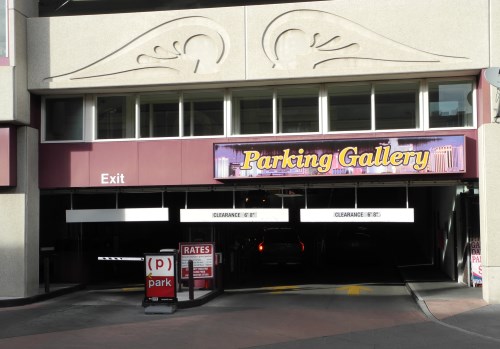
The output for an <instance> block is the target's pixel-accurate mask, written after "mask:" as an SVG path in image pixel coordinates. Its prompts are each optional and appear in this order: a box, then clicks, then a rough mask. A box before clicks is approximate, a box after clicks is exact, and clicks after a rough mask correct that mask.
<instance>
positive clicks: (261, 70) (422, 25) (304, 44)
mask: <svg viewBox="0 0 500 349" xmlns="http://www.w3.org/2000/svg"><path fill="white" fill-rule="evenodd" d="M458 1H459V2H464V3H465V2H467V1H461V0H458ZM400 3H404V5H405V6H406V8H405V7H400V8H398V9H396V8H391V6H394V4H395V3H394V2H393V1H376V2H371V3H369V2H366V1H356V0H354V1H342V0H339V1H325V2H313V3H299V4H287V5H276V6H274V7H272V8H269V7H267V6H256V7H249V8H247V13H246V14H247V27H248V31H247V35H248V37H249V39H248V40H247V66H248V70H247V78H249V79H253V78H259V77H260V78H262V77H263V76H267V77H268V78H289V77H316V76H346V75H368V74H393V73H404V72H422V71H443V70H461V69H473V68H479V67H481V66H483V65H484V64H485V62H487V56H488V44H487V39H486V33H487V32H488V28H487V26H486V25H485V24H484V23H482V22H481V18H487V6H485V5H486V3H485V2H484V1H480V3H482V4H480V5H479V6H468V7H467V6H463V7H462V8H461V9H459V10H458V11H457V10H456V7H460V6H457V3H456V1H446V0H443V1H439V2H437V3H438V6H437V7H438V8H441V9H442V11H446V10H447V12H446V13H444V12H443V13H435V12H434V11H429V9H432V8H433V7H436V6H435V4H436V2H435V1H434V2H430V1H427V0H423V1H418V2H413V3H415V4H417V5H415V4H413V5H412V2H410V1H401V2H400ZM468 3H469V4H470V2H468ZM458 5H460V4H458ZM415 7H416V8H415ZM466 8H467V10H465V9H466ZM425 11H427V13H425ZM471 11H472V12H473V13H471ZM416 12H418V13H421V14H422V15H423V17H421V18H420V22H414V18H413V17H414V16H415V15H416ZM471 16H472V17H473V18H474V20H475V21H470V20H468V19H469V18H470V17H471ZM478 19H479V20H478ZM407 20H411V28H409V27H408V21H407ZM438 28H440V29H439V30H438ZM443 34H444V35H443ZM422 36H423V37H425V38H426V39H427V40H422ZM450 42H452V45H450ZM454 42H456V43H457V44H454ZM429 43H430V44H429Z"/></svg>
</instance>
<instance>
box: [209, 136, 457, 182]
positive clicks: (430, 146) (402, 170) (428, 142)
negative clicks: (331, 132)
mask: <svg viewBox="0 0 500 349" xmlns="http://www.w3.org/2000/svg"><path fill="white" fill-rule="evenodd" d="M214 161H215V164H214V177H215V178H216V179H226V178H227V179H237V178H249V177H276V176H282V177H296V176H348V175H390V174H397V175H401V174H424V173H432V174H440V173H464V172H465V137H464V136H432V137H403V138H371V139H349V140H321V141H294V142H261V143H222V144H214Z"/></svg>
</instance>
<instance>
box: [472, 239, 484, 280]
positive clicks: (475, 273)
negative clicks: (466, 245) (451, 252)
mask: <svg viewBox="0 0 500 349" xmlns="http://www.w3.org/2000/svg"><path fill="white" fill-rule="evenodd" d="M470 247H471V254H470V259H471V271H472V284H473V285H474V287H476V286H478V285H482V284H483V264H482V261H481V241H480V240H479V238H472V239H471V242H470Z"/></svg>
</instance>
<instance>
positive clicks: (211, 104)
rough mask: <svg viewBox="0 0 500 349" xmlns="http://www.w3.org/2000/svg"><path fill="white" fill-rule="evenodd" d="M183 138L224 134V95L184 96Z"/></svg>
mask: <svg viewBox="0 0 500 349" xmlns="http://www.w3.org/2000/svg"><path fill="white" fill-rule="evenodd" d="M183 126H184V128H183V135H184V136H219V135H223V134H224V95H223V93H222V92H195V93H185V94H184V123H183Z"/></svg>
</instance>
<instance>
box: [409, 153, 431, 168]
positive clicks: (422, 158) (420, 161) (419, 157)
mask: <svg viewBox="0 0 500 349" xmlns="http://www.w3.org/2000/svg"><path fill="white" fill-rule="evenodd" d="M429 154H430V152H429V151H428V150H425V151H420V152H418V153H417V154H416V156H415V165H413V168H414V169H415V170H416V171H422V170H423V169H425V168H426V167H427V164H428V163H429Z"/></svg>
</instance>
